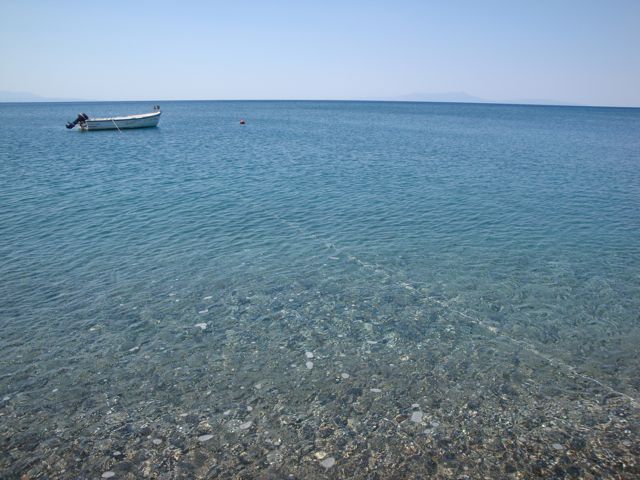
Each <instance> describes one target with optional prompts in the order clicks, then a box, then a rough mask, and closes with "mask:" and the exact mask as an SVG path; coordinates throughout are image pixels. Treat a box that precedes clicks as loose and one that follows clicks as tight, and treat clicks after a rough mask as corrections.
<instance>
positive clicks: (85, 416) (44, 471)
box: [0, 257, 640, 479]
mask: <svg viewBox="0 0 640 480" xmlns="http://www.w3.org/2000/svg"><path fill="white" fill-rule="evenodd" d="M331 259H332V260H335V261H336V262H340V261H341V260H342V259H338V258H337V257H331ZM329 261H330V260H328V262H329ZM345 280H346V281H345ZM279 283H280V282H279V281H277V280H275V281H273V282H268V281H263V282H262V287H261V288H258V287H257V286H247V285H242V284H238V285H234V284H225V283H219V284H216V285H212V286H211V288H210V289H209V291H205V290H204V289H203V290H202V291H197V292H193V291H191V292H187V291H184V289H181V288H180V286H179V285H177V286H175V288H174V289H173V291H167V290H164V291H163V290H162V289H161V288H160V287H158V288H157V290H158V291H156V292H154V293H150V294H149V295H150V297H149V298H148V299H147V301H146V302H145V301H143V300H142V299H141V298H139V297H137V298H136V304H135V305H134V304H132V303H128V302H130V301H131V299H132V298H133V297H131V298H126V295H122V296H121V297H120V298H119V299H118V303H117V306H113V308H112V309H107V310H108V313H107V314H106V317H105V319H104V321H98V322H93V323H91V324H87V328H85V329H83V330H82V331H79V332H78V333H77V334H76V335H73V336H70V338H68V339H67V342H68V343H67V344H66V345H65V346H63V347H61V348H65V349H66V351H69V350H71V349H74V348H76V349H77V352H78V353H77V355H75V356H69V355H66V356H61V355H60V354H59V353H57V352H56V351H55V350H52V349H48V348H47V347H46V346H45V344H44V343H43V344H42V345H41V346H40V348H39V349H38V348H36V347H33V349H32V350H29V349H26V350H24V351H25V353H24V354H23V355H20V356H14V357H12V358H6V357H5V358H4V359H3V363H4V365H3V371H11V372H12V373H10V374H6V375H4V378H3V380H2V381H3V385H4V387H5V388H4V391H8V392H9V393H8V394H7V395H6V396H4V398H3V399H2V400H1V404H0V433H1V440H0V441H1V444H0V470H1V471H2V472H3V473H2V477H3V478H23V479H30V478H51V479H55V478H100V477H102V478H127V479H134V478H158V479H170V478H172V479H173V478H247V479H249V478H264V479H267V478H298V479H303V478H305V479H307V478H363V479H364V478H367V479H376V478H381V479H382V478H491V479H495V478H587V479H589V478H594V479H595V478H629V479H630V478H639V477H640V467H639V466H638V458H639V455H640V447H639V446H640V435H639V432H640V421H639V420H640V417H639V410H638V404H637V401H636V400H635V399H634V398H633V397H632V396H629V395H626V394H623V393H620V392H617V391H616V390H614V389H613V388H611V387H610V385H609V384H607V383H606V382H602V383H599V382H597V381H594V380H592V379H591V378H589V377H588V376H587V375H586V374H585V373H583V372H581V371H580V370H579V369H577V368H574V367H570V366H569V365H568V364H567V363H565V362H562V361H559V360H558V361H556V360H555V358H556V357H554V356H553V355H552V354H550V353H548V352H547V353H545V348H544V345H540V346H538V347H537V348H533V347H532V346H530V345H529V344H527V343H525V342H521V341H518V340H516V339H514V338H512V337H510V336H507V335H504V334H502V333H501V330H500V328H499V326H498V327H492V326H487V325H486V324H484V323H483V322H482V319H476V318H475V317H474V316H472V315H468V314H465V313H464V311H463V306H461V305H457V304H456V302H455V300H450V299H449V300H447V299H446V297H445V296H439V293H438V292H437V291H434V290H433V289H426V288H421V287H419V286H410V285H407V284H403V283H402V282H401V281H396V280H394V279H393V278H389V277H388V276H385V275H380V274H379V272H376V271H375V269H372V270H371V271H369V272H366V274H362V271H360V273H359V274H358V275H357V276H354V277H353V278H352V279H344V278H342V282H340V283H338V282H336V281H333V280H332V278H331V277H330V275H324V276H322V275H319V276H318V277H317V278H314V277H313V275H305V276H304V278H302V277H301V278H298V279H293V280H292V281H291V282H290V283H289V284H287V285H280V284H279ZM345 285H348V288H345ZM371 285H376V287H375V288H373V289H372V287H371ZM107 317H108V318H112V319H121V320H112V321H108V319H107ZM119 321H121V322H122V323H121V324H119V323H118V322H119ZM123 325H127V327H126V328H125V327H123ZM594 341H596V340H594ZM34 358H37V359H38V362H34ZM40 361H46V362H48V363H47V368H46V370H45V369H44V367H42V366H41V365H40ZM16 385H20V386H21V388H20V389H19V391H18V392H16V393H11V390H12V387H13V386H16ZM14 390H17V388H16V389H14Z"/></svg>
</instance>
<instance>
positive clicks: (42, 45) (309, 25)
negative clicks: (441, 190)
mask: <svg viewBox="0 0 640 480" xmlns="http://www.w3.org/2000/svg"><path fill="white" fill-rule="evenodd" d="M0 59H1V60H0V90H12V91H26V92H32V93H36V94H38V95H42V96H47V97H75V98H86V99H98V100H129V99H131V100H133V99H140V100H147V99H149V100H150V99H157V100H162V99H362V98H381V97H394V96H400V95H405V94H411V93H415V92H428V93H437V92H467V93H469V94H471V95H475V96H478V97H482V98H486V99H492V100H514V99H536V98H540V99H552V100H560V101H564V102H569V103H578V104H591V105H625V106H640V0H628V1H627V0H600V1H598V0H549V1H547V0H530V1H524V0H522V1H518V0H504V1H491V0H483V1H476V0H470V1H462V0H460V1H456V0H451V1H438V2H430V1H418V0H416V1H412V0H406V1H402V0H395V1H387V2H382V1H375V0H368V1H348V0H342V1H331V0H321V1H305V0H297V1H276V0H272V1H265V0H263V1H251V0H241V1H228V0H227V1H224V2H222V1H220V2H218V1H208V2H205V1H202V2H197V1H192V2H189V1H182V2H178V1H172V2H163V1H159V0H156V1H148V2H147V1H126V2H125V1H117V0H110V1H107V2H102V1H86V2H77V1H55V2H54V1H35V0H33V1H29V0H24V1H18V0H16V1H13V2H12V1H9V0H0Z"/></svg>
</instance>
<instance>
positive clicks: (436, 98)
mask: <svg viewBox="0 0 640 480" xmlns="http://www.w3.org/2000/svg"><path fill="white" fill-rule="evenodd" d="M383 100H387V101H395V102H454V103H503V104H511V105H569V106H577V105H579V104H576V103H569V102H562V101H559V100H549V99H543V98H521V99H514V100H495V99H491V100H487V99H486V98H480V97H474V96H473V95H469V94H468V93H465V92H446V93H410V94H408V95H400V96H398V97H391V98H384V99H383Z"/></svg>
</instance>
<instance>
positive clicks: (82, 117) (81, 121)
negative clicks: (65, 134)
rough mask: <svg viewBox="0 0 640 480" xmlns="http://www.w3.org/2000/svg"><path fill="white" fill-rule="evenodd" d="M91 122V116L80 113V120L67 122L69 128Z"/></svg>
mask: <svg viewBox="0 0 640 480" xmlns="http://www.w3.org/2000/svg"><path fill="white" fill-rule="evenodd" d="M87 120H89V115H87V114H86V113H79V114H78V118H76V119H75V120H74V121H73V122H67V128H73V127H75V126H76V125H77V124H79V123H83V122H86V121H87Z"/></svg>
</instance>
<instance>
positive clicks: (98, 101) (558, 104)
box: [0, 98, 640, 109]
mask: <svg viewBox="0 0 640 480" xmlns="http://www.w3.org/2000/svg"><path fill="white" fill-rule="evenodd" d="M142 102H150V103H153V102H156V103H157V102H336V103H337V102H352V103H445V104H460V105H496V106H500V105H502V106H506V105H511V106H522V107H574V108H631V109H638V108H640V106H632V105H589V104H575V103H573V104H564V103H528V102H517V101H516V102H508V101H492V100H483V101H475V102H474V101H455V100H451V101H445V100H393V99H371V100H367V99H362V98H358V99H313V98H299V99H295V98H288V99H273V98H271V99H268V98H263V99H260V98H252V99H240V98H234V99H214V98H209V99H163V100H159V99H155V100H153V99H152V100H79V99H73V100H64V99H61V100H56V99H48V100H47V99H43V100H31V101H15V100H9V101H0V104H42V103H142Z"/></svg>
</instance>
